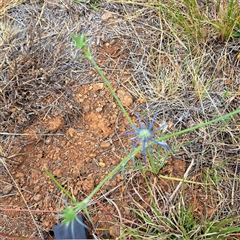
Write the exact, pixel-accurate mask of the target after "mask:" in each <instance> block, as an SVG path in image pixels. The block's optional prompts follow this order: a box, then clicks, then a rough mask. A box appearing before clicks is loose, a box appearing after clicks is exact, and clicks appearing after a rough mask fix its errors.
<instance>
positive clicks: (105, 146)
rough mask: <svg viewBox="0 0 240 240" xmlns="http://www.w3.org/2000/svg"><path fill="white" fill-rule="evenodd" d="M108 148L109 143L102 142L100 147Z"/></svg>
mask: <svg viewBox="0 0 240 240" xmlns="http://www.w3.org/2000/svg"><path fill="white" fill-rule="evenodd" d="M110 146H111V143H110V142H102V143H101V145H100V147H101V148H109V147H110Z"/></svg>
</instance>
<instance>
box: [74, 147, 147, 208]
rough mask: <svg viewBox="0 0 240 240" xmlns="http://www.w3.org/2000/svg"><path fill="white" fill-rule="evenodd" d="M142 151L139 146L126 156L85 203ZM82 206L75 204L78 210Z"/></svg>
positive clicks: (80, 203)
mask: <svg viewBox="0 0 240 240" xmlns="http://www.w3.org/2000/svg"><path fill="white" fill-rule="evenodd" d="M141 150H142V147H141V146H139V147H138V148H136V149H135V150H134V151H133V152H131V153H130V154H128V155H127V156H126V157H125V158H124V159H123V160H122V161H121V162H120V163H119V164H118V165H117V166H116V167H115V168H114V169H113V170H112V171H111V172H110V173H109V174H108V175H107V176H106V177H105V178H104V179H103V180H102V181H101V182H100V183H99V184H98V185H97V187H96V188H94V190H93V191H92V192H91V193H90V194H89V195H88V196H87V198H86V201H87V202H89V201H90V200H91V199H92V197H93V196H94V195H95V194H96V193H97V192H98V191H99V190H100V188H101V187H102V186H103V185H104V184H105V182H107V181H108V180H109V179H111V178H112V177H113V176H114V175H115V174H116V173H117V172H118V171H119V170H120V169H121V168H122V166H125V164H126V163H127V162H128V161H129V160H130V159H131V158H132V157H133V156H134V155H135V154H136V153H138V152H140V151H141ZM81 206H82V202H79V203H76V208H80V207H81Z"/></svg>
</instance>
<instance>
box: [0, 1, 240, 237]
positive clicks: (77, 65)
mask: <svg viewBox="0 0 240 240" xmlns="http://www.w3.org/2000/svg"><path fill="white" fill-rule="evenodd" d="M22 2H23V1H3V2H2V3H1V5H0V16H1V20H2V21H1V23H0V59H2V62H1V63H0V91H1V92H0V110H1V112H0V131H2V132H13V133H18V132H22V131H23V130H24V129H25V128H26V127H27V126H28V125H29V124H30V123H31V122H33V121H34V120H36V119H37V118H38V117H39V116H43V115H44V116H47V115H48V114H50V113H51V112H56V111H57V112H59V113H61V114H62V115H64V117H65V118H66V119H68V124H69V125H71V122H72V121H74V120H75V119H76V118H77V117H78V116H79V115H80V114H81V109H78V107H77V106H76V104H75V102H74V100H73V98H72V97H71V96H72V95H73V94H74V89H75V88H76V87H77V86H79V85H82V84H85V83H87V82H92V81H97V80H98V77H97V76H95V77H94V78H93V79H92V77H91V76H90V75H89V74H88V72H89V70H91V68H90V65H89V64H88V63H87V62H86V61H76V62H73V61H72V60H73V58H74V57H76V56H77V53H76V51H75V49H73V48H72V47H71V45H70V43H71V39H70V33H81V32H86V34H87V36H89V37H94V41H95V42H96V43H97V44H98V42H100V43H103V42H109V41H111V40H112V39H119V40H120V41H121V43H122V45H123V46H124V49H123V58H122V59H114V58H111V56H108V58H107V59H106V61H105V62H104V63H101V67H102V68H103V70H104V71H105V72H106V73H107V75H114V76H115V78H116V79H117V81H118V83H119V84H121V85H122V86H123V87H125V88H126V89H128V90H129V91H130V92H131V93H132V95H133V96H134V97H135V98H136V99H143V100H144V101H143V102H144V103H139V102H137V103H136V105H135V109H133V110H130V111H132V112H134V111H136V110H137V109H139V108H140V109H141V110H142V113H143V114H148V115H149V116H153V115H154V113H155V112H158V121H159V122H162V121H166V122H168V123H169V128H168V131H169V132H176V131H179V130H182V129H185V128H188V127H191V126H193V125H195V124H197V123H200V122H206V121H209V120H211V119H213V118H216V117H219V116H221V115H224V114H226V113H228V112H231V111H233V110H235V109H237V108H239V101H240V88H239V86H240V82H239V79H240V70H239V52H240V47H239V41H228V42H221V41H215V38H214V41H212V42H211V39H210V40H209V41H208V44H202V43H201V44H199V45H197V44H196V45H195V46H194V50H192V49H191V47H190V46H191V44H192V43H190V41H189V43H188V42H187V41H186V38H185V37H184V40H183V39H182V38H181V35H177V33H176V32H174V31H169V29H170V28H172V26H171V25H169V24H168V23H167V22H166V21H164V19H162V18H160V17H159V12H157V11H156V10H154V9H153V8H152V7H149V6H141V5H142V4H137V2H135V3H136V4H123V5H122V4H117V3H109V2H108V3H107V2H103V3H101V10H105V11H110V12H113V13H114V16H115V17H114V19H112V20H111V21H107V22H103V21H102V20H101V13H100V12H96V11H94V10H92V9H91V8H90V7H89V6H87V5H85V4H76V3H73V2H72V1H62V2H60V1H44V3H39V2H36V1H24V2H25V4H21V3H22ZM193 53H194V54H193ZM94 55H95V56H98V57H99V58H100V57H102V56H103V55H107V54H106V53H104V52H103V53H102V52H97V47H94ZM124 72H127V73H129V74H130V76H129V78H128V79H124V78H123V77H122V76H123V73H124ZM60 99H61V101H60ZM239 121H240V119H239V116H235V117H233V119H231V121H228V122H225V123H219V124H216V125H211V126H209V127H205V128H202V129H200V130H198V131H194V132H192V133H189V134H187V135H184V136H181V137H178V138H176V139H172V140H171V141H172V142H171V145H172V146H173V147H174V148H175V149H176V156H178V157H181V158H184V159H185V160H186V162H187V163H188V164H190V162H191V161H192V160H193V159H194V162H195V166H194V168H192V170H191V172H190V173H189V174H188V177H189V179H193V180H194V181H199V182H205V183H211V184H212V185H211V186H208V185H206V187H200V188H199V189H197V188H196V186H194V185H191V184H186V185H184V186H185V188H186V189H184V188H181V191H178V193H177V195H176V198H174V200H173V201H172V202H169V195H167V194H166V193H165V192H163V190H162V189H161V186H158V185H156V179H155V178H154V177H153V176H147V177H146V182H145V183H143V182H138V181H139V179H140V177H139V176H138V175H139V174H140V173H135V172H134V171H129V172H127V175H126V176H127V177H128V184H129V189H132V190H133V192H131V194H129V197H130V198H132V206H131V207H132V208H133V209H135V211H137V212H139V213H140V214H141V215H142V216H146V218H148V219H150V220H151V221H150V220H149V222H151V223H149V222H147V221H146V219H145V220H144V219H141V218H138V219H137V221H139V222H138V223H141V224H142V228H140V229H137V228H133V229H131V228H129V229H128V230H126V229H127V227H123V226H122V227H123V228H124V229H125V232H124V233H123V230H122V232H121V233H122V234H126V235H128V236H129V235H131V234H132V235H133V236H135V237H139V238H140V239H144V238H149V235H147V233H151V234H153V235H152V238H154V237H156V238H158V239H159V236H161V237H162V239H164V238H167V237H170V238H171V237H172V238H171V239H174V237H175V239H176V238H179V237H180V238H181V237H184V231H183V228H182V226H181V224H179V219H181V218H182V219H183V218H184V217H183V215H182V212H181V211H183V212H184V213H185V216H186V213H187V212H188V210H189V209H190V208H189V205H188V202H189V199H190V198H191V197H193V196H194V194H195V195H197V198H199V197H201V201H202V202H201V203H204V202H205V204H206V205H207V210H206V212H205V213H204V216H203V218H202V219H201V218H200V217H199V216H195V217H193V218H194V220H196V221H197V222H196V226H190V227H192V229H190V230H189V233H187V234H188V236H190V237H192V239H193V237H194V239H195V237H199V239H201V238H200V237H201V236H202V239H203V238H204V237H206V236H207V235H206V234H207V231H206V229H207V227H206V225H205V224H206V219H208V220H209V221H210V222H212V223H214V224H215V223H219V222H220V221H222V220H223V219H224V218H226V217H227V216H230V217H233V216H239V214H240V212H239V209H240V208H239V199H240V185H239V184H240V182H239V160H240V159H239V156H240V149H239V142H240V134H239V130H240V129H239ZM0 138H1V144H3V145H4V144H5V145H10V143H11V142H14V141H15V139H14V137H13V136H0ZM8 151H9V152H11V149H9V150H8ZM147 183H148V186H147ZM142 184H145V189H143V188H141V190H139V189H138V187H139V186H141V185H142ZM172 191H174V188H173V189H172ZM191 191H192V192H191ZM149 193H151V198H152V199H150V198H149V199H148V200H149V201H146V199H147V198H146V196H147V195H149ZM191 193H192V195H191ZM190 195H191V196H190ZM135 196H138V197H137V198H134V197H135ZM139 198H141V199H142V200H143V202H145V205H144V204H143V205H141V204H139V203H138V201H137V200H136V199H139ZM159 199H161V201H160V200H159ZM144 206H145V207H144ZM116 208H117V206H116ZM162 209H164V210H162ZM133 216H136V215H133ZM120 217H121V216H120ZM189 218H190V220H191V216H189ZM187 221H188V219H185V224H188V223H187ZM202 221H205V222H202ZM183 225H184V224H183ZM184 226H185V227H186V225H184ZM228 226H232V227H236V226H237V223H235V222H234V221H233V223H232V225H231V224H230V223H228ZM128 227H129V226H128ZM137 230H138V231H137ZM204 231H205V232H204ZM154 234H155V235H154ZM158 234H159V235H158ZM126 235H125V236H126ZM226 236H228V235H226ZM229 236H230V235H229ZM229 236H228V237H229ZM196 239H197V238H196ZM226 239H227V238H226Z"/></svg>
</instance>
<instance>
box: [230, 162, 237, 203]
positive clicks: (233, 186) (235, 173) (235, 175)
mask: <svg viewBox="0 0 240 240" xmlns="http://www.w3.org/2000/svg"><path fill="white" fill-rule="evenodd" d="M237 171H238V162H237V165H236V168H235V172H234V179H233V185H232V199H231V204H232V205H234V194H235V184H236V178H237Z"/></svg>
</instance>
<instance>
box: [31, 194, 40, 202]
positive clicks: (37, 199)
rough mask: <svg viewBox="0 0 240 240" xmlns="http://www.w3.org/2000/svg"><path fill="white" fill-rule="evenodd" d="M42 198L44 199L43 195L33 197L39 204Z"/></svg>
mask: <svg viewBox="0 0 240 240" xmlns="http://www.w3.org/2000/svg"><path fill="white" fill-rule="evenodd" d="M41 198H42V196H41V194H37V195H35V196H34V197H33V200H34V201H36V202H38V201H40V200H41Z"/></svg>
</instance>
